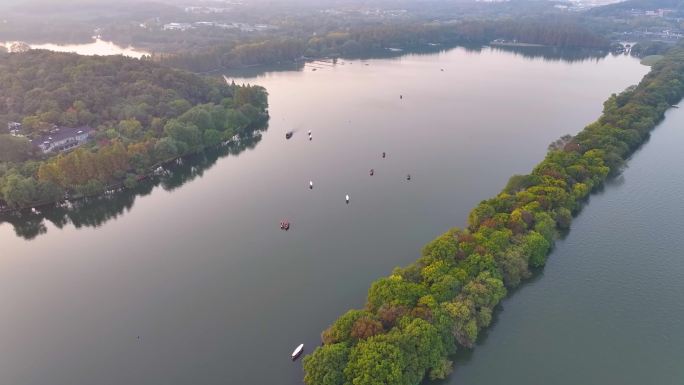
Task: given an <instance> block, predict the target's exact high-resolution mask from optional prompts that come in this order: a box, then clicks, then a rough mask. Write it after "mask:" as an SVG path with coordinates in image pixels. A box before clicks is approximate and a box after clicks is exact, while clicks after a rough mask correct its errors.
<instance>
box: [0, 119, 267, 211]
mask: <svg viewBox="0 0 684 385" xmlns="http://www.w3.org/2000/svg"><path fill="white" fill-rule="evenodd" d="M257 131H258V129H255V130H254V131H253V132H252V134H251V135H254V132H257ZM236 136H237V135H236ZM241 139H242V138H241V137H238V138H235V137H233V138H231V139H229V140H227V141H223V142H222V143H221V144H219V145H217V146H208V147H204V148H202V149H201V150H199V151H196V152H192V153H189V154H183V155H179V156H176V157H173V158H171V159H168V160H165V161H162V162H157V163H155V164H153V165H151V166H150V167H149V169H148V170H147V172H145V173H144V174H142V175H138V177H137V178H136V182H141V181H144V180H147V179H149V178H151V177H153V176H156V170H157V169H158V168H159V167H163V166H165V165H168V164H170V163H173V162H177V161H178V160H182V159H184V158H186V157H190V156H193V155H197V154H200V153H202V152H204V151H207V150H210V149H213V148H219V147H226V146H230V145H232V144H235V143H238V142H240V141H241ZM119 189H124V190H131V189H132V188H129V187H126V186H125V181H121V182H118V183H114V184H111V185H107V186H105V187H104V189H103V190H102V191H100V192H99V193H97V194H93V195H77V196H70V197H64V198H63V199H61V200H57V201H43V202H36V203H35V204H32V205H28V206H22V207H7V206H4V207H0V214H3V215H5V214H10V215H11V214H14V213H21V212H22V211H26V210H31V209H34V208H35V209H40V208H46V207H48V206H53V205H54V206H56V205H60V204H65V203H67V202H74V201H81V200H84V199H87V198H94V197H101V196H104V195H106V194H107V192H109V191H111V190H119ZM117 192H120V191H115V193H117Z"/></svg>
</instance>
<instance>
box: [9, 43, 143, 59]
mask: <svg viewBox="0 0 684 385" xmlns="http://www.w3.org/2000/svg"><path fill="white" fill-rule="evenodd" d="M11 44H12V43H11V42H7V43H5V46H6V47H9V46H10V45H11ZM29 45H30V46H31V48H32V49H47V50H50V51H57V52H73V53H77V54H79V55H90V56H92V55H100V56H107V55H123V56H129V57H134V58H138V59H139V58H141V57H143V56H144V55H149V52H146V51H143V50H140V49H137V48H133V47H131V46H129V47H122V46H119V45H116V44H114V43H113V42H111V41H105V40H101V39H95V40H94V41H93V42H92V43H84V44H66V45H62V44H51V43H46V44H29Z"/></svg>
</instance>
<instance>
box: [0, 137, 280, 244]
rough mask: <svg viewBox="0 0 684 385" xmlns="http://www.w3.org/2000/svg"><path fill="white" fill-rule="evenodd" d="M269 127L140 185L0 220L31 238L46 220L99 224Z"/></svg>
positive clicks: (60, 224) (252, 142)
mask: <svg viewBox="0 0 684 385" xmlns="http://www.w3.org/2000/svg"><path fill="white" fill-rule="evenodd" d="M267 128H268V127H264V128H262V129H261V130H257V131H254V133H253V135H251V136H247V137H244V138H241V139H240V140H239V141H238V142H235V143H231V144H229V145H227V146H223V147H218V148H214V149H209V150H205V151H203V152H200V153H197V154H194V155H189V156H186V157H184V158H183V162H182V164H177V163H176V162H171V163H170V164H168V165H166V166H165V169H167V170H169V171H170V173H168V174H167V175H163V176H153V177H150V178H148V179H146V180H144V181H142V182H140V183H139V184H138V186H137V187H136V188H133V189H123V190H121V191H119V192H117V193H114V194H110V195H100V196H97V197H91V198H85V199H81V200H78V201H74V202H72V205H71V207H61V206H59V205H54V206H46V207H43V208H41V212H40V214H35V213H32V212H31V211H29V210H23V211H21V212H12V213H6V214H1V215H0V224H2V223H5V222H6V223H9V224H11V225H12V226H13V227H14V232H15V233H16V235H17V236H19V237H22V238H24V239H27V240H31V239H34V238H36V237H38V236H39V235H41V234H46V233H47V230H48V228H47V226H46V225H45V221H49V222H51V223H52V224H53V225H55V227H57V228H59V229H61V228H64V227H65V226H67V225H69V224H71V225H73V226H74V227H75V228H77V229H80V228H84V227H99V226H101V225H103V224H104V223H105V222H107V221H109V220H112V219H116V218H118V217H119V216H120V215H123V214H124V213H125V212H126V211H129V210H131V209H132V208H133V205H134V203H135V199H136V198H137V197H138V196H145V195H149V194H150V193H151V192H152V191H154V189H155V188H157V187H161V188H163V189H164V190H166V191H172V190H174V189H176V188H178V187H180V186H182V185H184V184H185V183H188V182H191V181H192V180H194V179H195V178H197V177H201V176H202V175H203V174H204V171H206V170H208V169H210V168H211V167H212V166H214V164H216V162H217V161H218V159H220V158H223V157H226V156H231V155H238V154H240V153H241V152H243V151H245V150H247V149H253V148H254V147H256V145H257V143H259V141H261V132H263V131H265V130H266V129H267Z"/></svg>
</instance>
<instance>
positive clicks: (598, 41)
mask: <svg viewBox="0 0 684 385" xmlns="http://www.w3.org/2000/svg"><path fill="white" fill-rule="evenodd" d="M494 39H506V40H516V41H519V42H523V43H534V44H540V45H547V46H553V47H562V48H567V47H571V48H592V49H601V50H606V49H607V48H608V47H609V42H608V40H606V39H605V38H603V37H601V36H600V35H597V34H595V33H593V32H591V31H590V30H588V29H586V28H584V27H582V26H580V25H579V24H578V23H576V22H575V20H574V19H569V18H554V19H546V20H542V19H530V18H528V19H518V20H512V19H509V20H496V21H493V20H492V21H464V22H457V23H396V24H390V25H379V26H372V27H359V28H355V29H353V30H343V31H332V32H328V33H326V34H322V35H315V36H309V37H306V38H294V37H276V38H268V39H262V40H257V41H251V42H242V43H237V42H229V43H226V44H223V45H217V46H215V47H212V48H208V49H206V50H204V51H200V52H196V51H195V52H190V53H187V54H174V55H163V56H161V57H160V58H159V59H160V61H161V62H162V63H163V64H166V65H170V66H173V67H178V68H183V69H187V70H192V71H198V72H205V71H213V70H219V69H231V68H240V67H248V66H256V65H267V64H275V63H279V62H292V61H295V60H298V59H300V58H302V57H310V58H320V57H329V56H335V57H337V56H342V57H354V56H358V55H368V54H371V53H374V52H378V51H383V50H386V49H387V48H402V49H407V50H411V49H416V48H420V47H428V46H430V45H440V46H442V47H448V46H450V45H455V44H478V45H481V44H487V43H489V42H491V41H492V40H494Z"/></svg>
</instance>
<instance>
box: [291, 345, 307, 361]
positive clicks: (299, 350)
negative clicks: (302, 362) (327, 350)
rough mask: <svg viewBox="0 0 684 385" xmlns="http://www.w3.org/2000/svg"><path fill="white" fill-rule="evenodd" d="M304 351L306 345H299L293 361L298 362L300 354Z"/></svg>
mask: <svg viewBox="0 0 684 385" xmlns="http://www.w3.org/2000/svg"><path fill="white" fill-rule="evenodd" d="M303 351H304V344H299V346H297V348H296V349H295V350H294V351H293V352H292V360H296V359H297V357H299V355H300V354H302V352H303Z"/></svg>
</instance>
